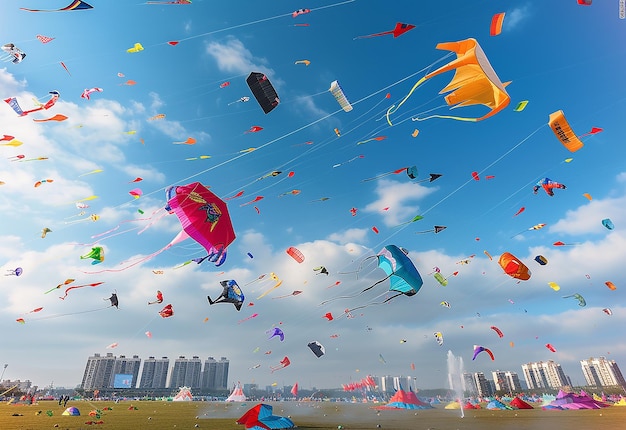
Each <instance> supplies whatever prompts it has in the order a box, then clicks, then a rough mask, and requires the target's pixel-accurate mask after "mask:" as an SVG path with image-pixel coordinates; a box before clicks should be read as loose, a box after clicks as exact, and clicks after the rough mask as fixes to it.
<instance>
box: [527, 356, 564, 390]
mask: <svg viewBox="0 0 626 430" xmlns="http://www.w3.org/2000/svg"><path fill="white" fill-rule="evenodd" d="M522 372H523V373H524V379H526V384H527V385H528V388H529V389H534V388H561V387H563V386H566V385H569V379H568V378H567V376H565V372H563V369H562V368H561V365H560V364H558V363H555V362H554V361H552V360H549V361H538V362H536V363H526V364H522Z"/></svg>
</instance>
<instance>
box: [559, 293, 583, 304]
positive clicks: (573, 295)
mask: <svg viewBox="0 0 626 430" xmlns="http://www.w3.org/2000/svg"><path fill="white" fill-rule="evenodd" d="M570 297H573V298H575V299H576V300H578V306H580V307H584V306H587V302H586V301H585V299H584V298H583V296H581V295H580V294H578V293H576V294H570V295H569V296H563V298H564V299H567V298H570Z"/></svg>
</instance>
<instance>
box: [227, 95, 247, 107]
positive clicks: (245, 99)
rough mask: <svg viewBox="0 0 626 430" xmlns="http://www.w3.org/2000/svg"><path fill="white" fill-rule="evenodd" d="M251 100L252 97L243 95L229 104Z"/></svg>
mask: <svg viewBox="0 0 626 430" xmlns="http://www.w3.org/2000/svg"><path fill="white" fill-rule="evenodd" d="M249 101H250V97H241V98H239V99H237V100H235V101H234V102H230V103H228V106H230V105H232V104H235V103H246V102H249Z"/></svg>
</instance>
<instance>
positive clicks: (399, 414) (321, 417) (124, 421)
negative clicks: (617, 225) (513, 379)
mask: <svg viewBox="0 0 626 430" xmlns="http://www.w3.org/2000/svg"><path fill="white" fill-rule="evenodd" d="M255 404H256V402H246V403H223V402H165V401H125V402H120V403H114V402H106V401H102V402H88V401H70V402H68V404H67V406H68V407H70V406H75V407H77V408H78V409H79V410H80V413H81V415H80V416H63V415H62V413H63V411H64V410H65V408H64V407H62V406H59V405H58V403H57V402H56V401H40V402H39V403H38V404H35V405H29V406H15V405H7V404H4V403H2V404H0V430H40V429H50V430H55V429H63V430H79V429H80V430H86V429H94V430H96V429H97V430H107V429H108V430H144V429H146V430H150V429H154V430H164V429H177V430H180V429H197V428H199V429H205V430H207V429H208V430H234V429H237V430H244V427H243V426H241V425H238V424H236V423H235V421H236V420H237V419H238V418H239V417H240V416H241V415H243V414H244V413H245V412H246V411H247V410H248V409H249V408H251V407H253V406H254V405H255ZM273 406H274V411H273V412H274V414H275V415H281V416H289V417H291V419H292V420H293V422H294V423H295V424H296V425H297V426H298V428H299V429H300V430H337V428H338V426H341V427H342V428H343V429H345V430H354V429H360V430H364V429H379V428H380V429H385V430H448V429H450V430H545V429H550V430H572V429H593V430H605V429H606V430H617V429H623V428H625V427H624V425H625V424H624V423H626V407H618V406H613V407H608V408H604V409H594V410H578V411H544V410H541V409H533V410H512V411H511V410H504V411H490V410H471V411H465V418H461V417H460V411H459V410H445V409H443V407H441V408H437V409H428V410H399V411H394V410H385V411H376V410H374V409H372V408H371V406H373V405H371V404H350V403H330V402H280V403H273ZM107 408H110V410H106V409H107ZM96 409H98V410H100V411H102V414H101V416H100V418H96V417H92V416H89V412H90V411H92V410H96ZM48 411H50V412H51V414H52V415H51V416H49V415H48V414H47V412H48ZM16 414H17V415H16ZM14 415H15V416H14ZM98 421H101V422H102V423H101V424H95V423H96V422H98ZM88 422H92V424H87V423H88ZM378 426H380V427H378Z"/></svg>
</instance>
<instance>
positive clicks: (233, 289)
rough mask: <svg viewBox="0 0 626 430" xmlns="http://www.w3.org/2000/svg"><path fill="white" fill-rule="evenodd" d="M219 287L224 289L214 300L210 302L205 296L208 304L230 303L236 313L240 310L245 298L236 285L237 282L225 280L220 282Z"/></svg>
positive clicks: (208, 297)
mask: <svg viewBox="0 0 626 430" xmlns="http://www.w3.org/2000/svg"><path fill="white" fill-rule="evenodd" d="M220 285H222V288H223V289H224V290H223V291H222V294H220V295H219V297H217V298H216V299H215V300H211V297H210V296H207V299H209V304H211V305H214V304H216V303H232V304H233V305H234V306H235V308H236V309H237V311H240V310H241V306H242V305H243V302H244V301H245V296H244V295H243V292H242V291H241V288H239V285H237V281H235V280H233V279H227V280H225V281H220Z"/></svg>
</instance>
